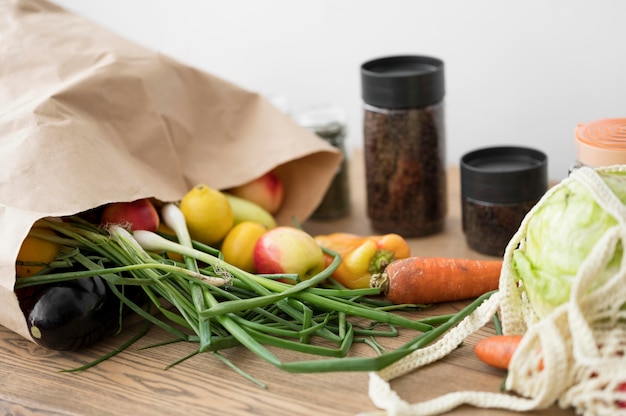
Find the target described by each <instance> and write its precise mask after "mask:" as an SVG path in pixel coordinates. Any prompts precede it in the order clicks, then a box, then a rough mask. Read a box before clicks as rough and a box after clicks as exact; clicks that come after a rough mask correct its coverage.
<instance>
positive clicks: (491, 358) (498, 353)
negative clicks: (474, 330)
mask: <svg viewBox="0 0 626 416" xmlns="http://www.w3.org/2000/svg"><path fill="white" fill-rule="evenodd" d="M521 341H522V336H521V335H494V336H492V337H489V338H484V339H481V340H480V341H478V343H477V344H476V346H475V347H474V353H475V354H476V356H477V357H478V359H479V360H480V361H482V362H484V363H485V364H488V365H490V366H492V367H496V368H501V369H503V370H506V369H508V368H509V363H510V362H511V357H513V353H514V352H515V350H516V349H517V346H518V345H519V343H520V342H521Z"/></svg>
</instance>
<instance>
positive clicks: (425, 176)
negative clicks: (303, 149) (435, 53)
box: [361, 55, 447, 237]
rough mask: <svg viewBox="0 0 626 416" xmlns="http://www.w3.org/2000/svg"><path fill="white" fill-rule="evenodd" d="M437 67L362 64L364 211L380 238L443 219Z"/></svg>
mask: <svg viewBox="0 0 626 416" xmlns="http://www.w3.org/2000/svg"><path fill="white" fill-rule="evenodd" d="M443 70H444V64H443V61H441V60H440V59H437V58H433V57H427V56H413V55H409V56H391V57H385V58H379V59H374V60H371V61H368V62H365V63H364V64H362V66H361V88H362V99H363V102H364V117H363V140H364V156H365V168H366V169H365V176H366V191H367V192H366V193H367V213H368V217H369V219H370V223H371V225H372V227H373V228H374V229H375V230H377V231H379V232H383V233H397V234H400V235H402V236H404V237H421V236H427V235H431V234H435V233H437V232H440V231H441V230H442V229H443V228H444V222H445V216H446V213H447V199H446V198H447V194H446V158H445V156H446V151H445V150H446V149H445V144H446V143H445V142H446V140H445V130H444V95H445V89H444V71H443Z"/></svg>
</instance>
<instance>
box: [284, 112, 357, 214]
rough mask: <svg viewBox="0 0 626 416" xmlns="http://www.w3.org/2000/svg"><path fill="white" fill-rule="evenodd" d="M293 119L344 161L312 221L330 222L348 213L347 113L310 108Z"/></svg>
mask: <svg viewBox="0 0 626 416" xmlns="http://www.w3.org/2000/svg"><path fill="white" fill-rule="evenodd" d="M294 119H295V120H296V122H297V123H298V124H300V125H301V126H303V127H306V128H308V129H309V130H311V131H313V132H314V133H315V134H316V135H318V136H319V137H321V138H322V139H324V140H326V141H327V142H328V143H330V144H331V145H333V146H334V147H336V148H337V149H339V150H340V151H341V153H342V155H343V160H342V162H341V164H340V165H339V169H338V170H337V173H336V174H335V176H334V178H333V180H332V182H331V183H330V186H329V187H328V189H327V191H326V194H325V195H324V198H323V199H322V201H321V202H320V204H319V205H318V206H317V208H316V209H315V211H314V212H313V214H311V219H316V220H333V219H337V218H341V217H345V216H346V215H348V214H349V213H350V183H349V178H348V155H347V153H346V149H345V138H346V132H347V128H346V112H345V110H344V109H343V108H342V107H339V106H336V105H332V104H321V105H316V106H311V107H308V108H305V109H303V110H301V111H299V112H298V113H297V114H296V115H295V117H294Z"/></svg>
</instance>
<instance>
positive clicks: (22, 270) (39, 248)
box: [15, 227, 61, 277]
mask: <svg viewBox="0 0 626 416" xmlns="http://www.w3.org/2000/svg"><path fill="white" fill-rule="evenodd" d="M36 230H37V232H40V233H42V234H49V235H51V236H54V235H56V234H55V233H54V231H52V230H51V229H49V228H43V227H41V228H40V227H37V228H36ZM60 248H61V247H60V246H59V244H57V243H53V242H50V241H47V240H43V239H41V238H37V237H35V236H33V235H30V234H29V235H28V236H26V238H25V239H24V241H23V242H22V246H21V247H20V251H19V253H18V254H17V262H18V264H16V265H15V273H16V275H17V277H28V276H32V275H34V274H36V273H39V272H40V271H41V270H43V269H44V268H45V267H46V266H45V265H44V264H43V263H50V262H51V261H53V260H54V258H55V257H56V255H57V254H58V252H59V249H60ZM21 262H24V263H31V264H20V263H21ZM35 263H42V264H41V265H37V264H35Z"/></svg>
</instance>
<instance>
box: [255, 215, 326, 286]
mask: <svg viewBox="0 0 626 416" xmlns="http://www.w3.org/2000/svg"><path fill="white" fill-rule="evenodd" d="M254 265H255V267H256V270H257V273H261V274H282V273H286V274H297V275H298V277H299V278H300V280H306V279H310V278H311V277H313V276H315V275H316V274H318V273H319V272H321V271H322V270H324V268H325V267H326V263H325V260H324V252H323V251H322V248H321V247H320V246H319V245H318V244H317V242H316V241H315V239H314V238H313V237H312V236H311V235H310V234H308V233H306V232H305V231H302V230H300V229H298V228H295V227H286V226H281V227H276V228H273V229H271V230H269V231H267V232H266V233H265V234H263V235H262V236H261V237H260V238H259V241H257V243H256V246H255V247H254Z"/></svg>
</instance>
